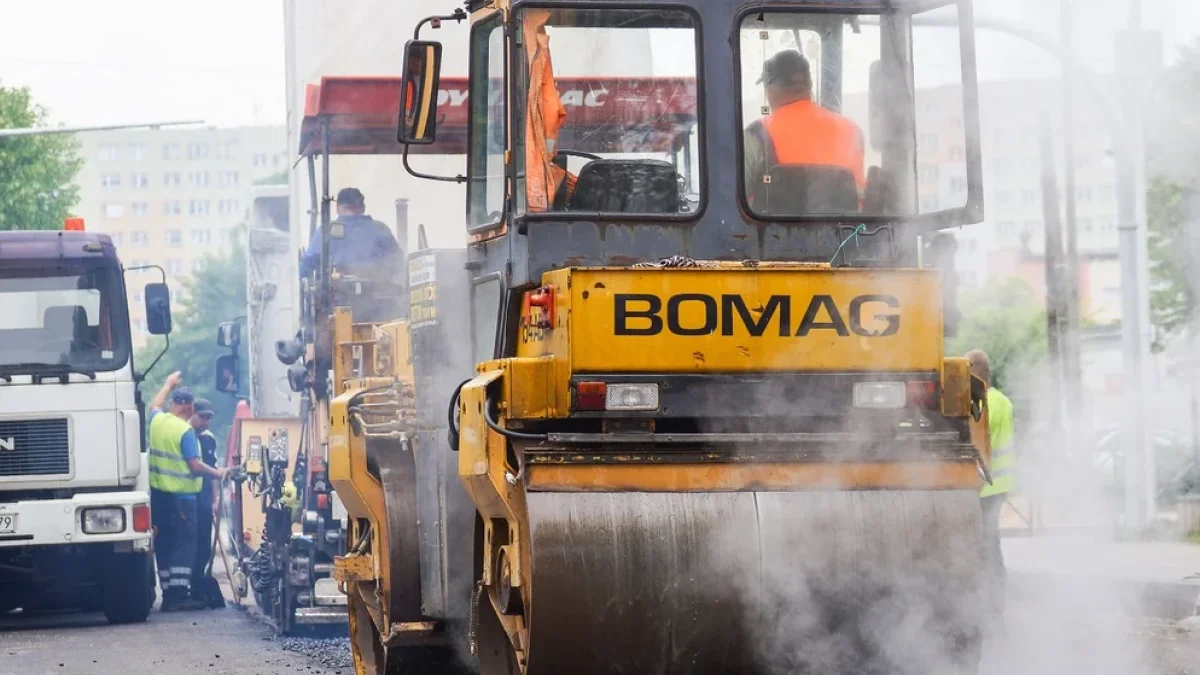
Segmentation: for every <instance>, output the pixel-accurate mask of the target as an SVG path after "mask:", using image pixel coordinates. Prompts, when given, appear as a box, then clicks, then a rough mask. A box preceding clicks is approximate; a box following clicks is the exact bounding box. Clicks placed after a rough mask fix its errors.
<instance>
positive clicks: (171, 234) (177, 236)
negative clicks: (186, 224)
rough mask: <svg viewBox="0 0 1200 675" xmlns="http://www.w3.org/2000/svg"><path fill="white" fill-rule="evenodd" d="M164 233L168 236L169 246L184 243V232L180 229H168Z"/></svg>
mask: <svg viewBox="0 0 1200 675" xmlns="http://www.w3.org/2000/svg"><path fill="white" fill-rule="evenodd" d="M163 234H164V235H166V237H167V246H182V245H183V233H182V232H180V231H179V230H166V231H165V232H163Z"/></svg>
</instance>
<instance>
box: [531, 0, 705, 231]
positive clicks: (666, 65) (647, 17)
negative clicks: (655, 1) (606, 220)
mask: <svg viewBox="0 0 1200 675" xmlns="http://www.w3.org/2000/svg"><path fill="white" fill-rule="evenodd" d="M517 26H518V28H517V30H519V31H520V37H521V56H520V58H519V59H518V63H516V64H514V73H516V74H517V75H516V76H517V77H520V78H521V81H523V82H524V83H525V85H526V86H525V87H523V88H522V91H524V92H526V93H525V95H524V96H523V100H520V101H514V109H515V111H516V113H517V114H515V115H514V119H519V120H521V122H519V123H518V124H517V125H516V127H517V128H516V129H515V130H514V136H515V137H516V139H517V143H516V144H515V146H516V150H515V153H514V154H515V156H516V159H517V162H518V163H519V171H518V176H517V178H518V183H517V188H516V192H517V195H518V202H517V204H516V205H515V206H516V210H517V212H518V213H520V214H523V215H529V216H538V215H547V214H569V213H589V214H643V215H651V214H652V215H659V216H676V217H687V216H689V215H691V214H694V213H696V212H698V210H699V208H700V204H701V197H702V195H701V193H702V189H703V188H702V184H703V182H702V176H701V171H700V161H699V156H700V133H701V130H700V124H699V115H698V113H697V99H696V96H697V94H696V92H697V86H696V81H697V77H696V76H697V49H696V42H697V30H698V27H697V22H696V20H695V18H694V17H693V15H692V14H691V13H690V12H686V11H680V10H663V9H636V10H634V9H619V10H614V9H543V8H526V9H523V10H522V11H521V12H520V14H519V15H518V22H517Z"/></svg>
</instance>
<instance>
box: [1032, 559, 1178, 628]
mask: <svg viewBox="0 0 1200 675" xmlns="http://www.w3.org/2000/svg"><path fill="white" fill-rule="evenodd" d="M1008 583H1009V590H1010V592H1011V593H1015V594H1018V595H1027V596H1034V597H1036V596H1038V595H1044V594H1045V589H1046V588H1047V587H1054V588H1059V589H1063V590H1064V591H1067V592H1077V593H1080V594H1083V595H1084V596H1086V595H1089V594H1090V595H1094V594H1095V593H1096V592H1097V590H1098V589H1099V590H1100V591H1101V592H1104V593H1110V594H1112V595H1113V598H1112V600H1113V602H1115V603H1116V604H1117V605H1119V607H1120V608H1121V610H1122V611H1124V612H1125V613H1126V614H1128V615H1130V616H1133V617H1137V618H1152V619H1164V620H1168V621H1181V620H1184V619H1187V618H1188V617H1193V616H1197V615H1198V612H1200V579H1179V580H1176V581H1163V580H1161V579H1153V580H1151V579H1111V578H1103V577H1078V576H1070V575H1066V574H1061V573H1054V572H1021V571H1017V570H1011V569H1010V570H1009V571H1008Z"/></svg>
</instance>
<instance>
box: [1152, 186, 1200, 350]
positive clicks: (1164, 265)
mask: <svg viewBox="0 0 1200 675" xmlns="http://www.w3.org/2000/svg"><path fill="white" fill-rule="evenodd" d="M1146 203H1147V209H1148V211H1147V224H1148V231H1147V249H1148V250H1147V253H1148V256H1149V259H1150V279H1151V287H1150V320H1151V322H1152V324H1153V327H1154V342H1153V347H1154V349H1155V351H1162V350H1163V349H1164V348H1165V346H1166V342H1167V341H1168V340H1169V339H1170V338H1171V336H1172V335H1174V334H1175V333H1176V332H1177V331H1178V330H1179V329H1180V328H1183V327H1184V326H1186V325H1187V324H1188V322H1189V321H1191V318H1192V316H1193V314H1194V312H1195V308H1196V300H1195V297H1194V293H1193V290H1192V288H1191V285H1190V284H1189V278H1188V269H1189V267H1190V265H1191V264H1193V263H1192V262H1191V260H1190V250H1189V249H1190V247H1189V245H1188V238H1189V233H1188V231H1187V228H1186V227H1185V221H1186V217H1185V213H1184V199H1183V189H1182V188H1181V187H1179V186H1178V185H1176V184H1174V183H1172V182H1170V181H1169V180H1167V179H1165V178H1161V177H1159V178H1155V179H1154V180H1152V181H1151V182H1150V185H1149V188H1148V194H1147V199H1146Z"/></svg>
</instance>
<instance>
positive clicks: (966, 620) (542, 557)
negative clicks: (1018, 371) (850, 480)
mask: <svg viewBox="0 0 1200 675" xmlns="http://www.w3.org/2000/svg"><path fill="white" fill-rule="evenodd" d="M527 504H528V514H529V532H530V537H531V539H532V546H531V556H532V557H531V574H532V587H531V589H530V591H531V595H530V603H529V607H527V611H528V619H529V630H530V635H529V654H528V664H529V665H528V670H527V673H528V674H529V675H560V674H562V673H572V674H573V675H586V674H590V673H596V674H599V673H606V674H612V673H638V674H639V675H642V674H655V675H674V674H679V675H683V674H687V675H705V674H708V673H714V674H715V673H722V674H728V673H746V674H755V675H757V674H764V675H765V674H771V675H775V674H779V675H782V674H784V673H787V674H789V675H790V674H794V673H803V674H808V673H812V674H813V675H817V674H821V675H832V674H837V675H849V674H851V673H853V674H855V675H860V674H861V675H874V674H876V673H878V674H879V675H885V674H886V675H903V674H908V673H912V674H913V675H916V674H917V673H920V674H921V675H935V674H940V673H946V674H954V675H961V674H964V673H974V672H975V669H976V666H977V661H978V651H979V642H980V630H979V626H980V623H981V620H982V619H981V617H982V616H983V615H984V613H985V611H986V607H987V605H986V601H985V597H986V596H985V594H984V593H983V591H984V588H983V585H982V584H983V576H982V570H983V566H982V543H981V539H982V527H981V520H980V510H979V500H978V496H977V495H976V494H975V493H973V492H968V491H930V492H922V491H878V492H872V491H860V492H802V493H798V492H792V493H788V492H732V493H594V492H593V493H548V492H542V493H538V492H531V493H528V494H527Z"/></svg>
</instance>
